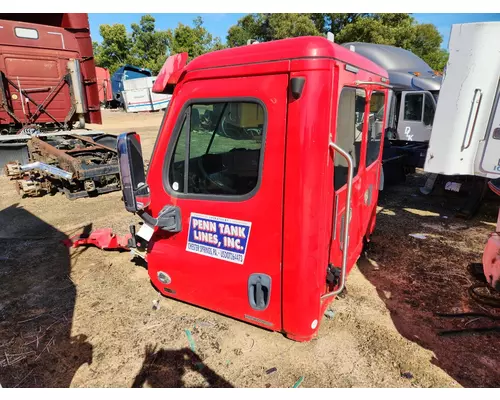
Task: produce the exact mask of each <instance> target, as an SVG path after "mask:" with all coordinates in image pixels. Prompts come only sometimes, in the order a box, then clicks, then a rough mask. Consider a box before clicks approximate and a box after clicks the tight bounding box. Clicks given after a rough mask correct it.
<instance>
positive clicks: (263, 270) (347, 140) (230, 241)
mask: <svg viewBox="0 0 500 400" xmlns="http://www.w3.org/2000/svg"><path fill="white" fill-rule="evenodd" d="M186 59H187V57H186V55H177V56H174V57H172V58H170V59H169V60H167V62H166V64H165V67H164V69H163V70H162V72H161V73H160V75H159V77H158V79H157V82H158V83H157V84H156V85H155V90H156V91H157V92H164V93H172V92H173V97H172V101H171V104H170V107H169V109H168V111H167V114H166V117H165V119H164V122H163V123H162V126H161V128H160V131H159V135H158V139H157V143H156V145H155V149H154V152H153V155H152V160H151V163H150V165H149V168H148V173H147V177H146V175H145V172H144V166H143V163H142V155H141V154H142V153H141V148H140V141H139V139H138V136H137V135H136V134H134V133H128V134H123V135H121V136H120V137H119V140H118V152H119V155H120V170H121V179H122V190H123V194H124V200H125V206H126V208H127V210H129V211H131V212H135V213H138V214H139V215H140V216H141V217H142V218H143V220H144V225H142V227H141V229H140V230H139V231H138V233H137V235H134V236H133V237H132V238H131V240H130V241H129V247H133V246H136V249H135V251H138V250H141V249H142V250H143V251H144V252H145V258H146V259H147V263H148V271H149V276H150V279H151V281H152V282H153V284H154V286H155V287H156V288H158V290H159V291H160V292H161V293H162V294H163V295H165V296H168V297H172V298H176V299H179V300H183V301H186V302H189V303H192V304H195V305H198V306H201V307H204V308H208V309H211V310H214V311H217V312H220V313H223V314H226V315H229V316H232V317H235V318H238V319H241V320H243V321H246V322H249V323H252V324H255V325H258V326H261V327H263V328H266V329H271V330H274V331H280V332H283V333H285V334H286V335H287V336H288V337H289V338H291V339H294V340H297V341H307V340H310V339H311V338H313V337H314V336H315V335H316V334H317V332H318V328H319V322H320V321H321V318H322V315H323V313H324V311H325V309H326V307H327V306H328V304H329V302H331V301H332V299H333V298H334V297H335V296H336V295H337V294H338V293H340V292H341V291H342V289H343V287H344V282H345V278H346V276H347V274H348V273H349V272H350V271H351V269H352V268H353V266H354V264H355V262H356V261H357V259H358V257H359V256H360V253H361V251H362V248H363V244H364V241H365V240H368V238H369V236H370V233H371V232H372V231H373V229H374V226H375V218H376V206H377V198H378V190H379V182H380V173H381V156H382V146H383V140H384V138H383V135H381V133H380V132H383V131H384V129H382V130H380V129H375V128H376V126H375V125H376V124H377V123H380V122H382V124H385V117H382V118H384V120H383V121H376V118H374V114H375V115H377V114H378V115H383V114H384V113H383V112H382V113H377V111H379V110H380V109H381V108H383V107H386V105H387V100H386V99H387V88H388V87H389V85H388V78H387V76H388V75H387V72H386V71H385V70H383V69H382V68H380V67H379V66H377V65H376V64H374V63H373V62H371V61H369V60H367V59H366V58H364V57H362V56H360V55H359V54H356V53H355V52H352V51H349V50H348V49H345V48H344V47H341V46H339V45H336V44H334V43H332V42H331V41H329V40H327V39H325V38H320V37H300V38H294V39H286V40H278V41H274V42H269V43H262V44H256V45H250V46H243V47H238V48H233V49H227V50H222V51H217V52H213V53H209V54H206V55H203V56H200V57H198V58H196V59H194V60H193V61H191V62H190V63H189V64H187V65H185V62H186ZM132 231H134V229H132ZM108 236H109V235H108ZM139 248H140V249H139Z"/></svg>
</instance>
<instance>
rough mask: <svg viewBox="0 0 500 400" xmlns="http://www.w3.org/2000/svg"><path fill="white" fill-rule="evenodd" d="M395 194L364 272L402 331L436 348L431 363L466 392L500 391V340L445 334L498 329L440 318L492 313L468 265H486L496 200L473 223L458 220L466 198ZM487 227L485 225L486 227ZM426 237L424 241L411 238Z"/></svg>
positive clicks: (410, 190) (384, 201) (388, 199)
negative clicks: (473, 293)
mask: <svg viewBox="0 0 500 400" xmlns="http://www.w3.org/2000/svg"><path fill="white" fill-rule="evenodd" d="M417 187H418V186H415V185H413V187H411V186H410V187H408V186H406V185H404V186H396V187H392V188H389V189H388V190H387V191H385V193H384V194H383V196H381V197H380V199H379V206H381V207H382V210H381V211H380V212H379V214H378V215H377V226H376V229H375V232H374V234H373V236H372V242H371V244H370V247H369V251H368V253H367V257H362V258H361V259H360V260H359V262H358V266H359V269H360V271H361V272H362V274H363V275H364V276H365V277H366V278H367V279H368V280H369V281H370V282H371V283H372V284H373V285H374V286H375V287H376V289H377V292H378V294H379V296H380V298H381V299H382V300H383V301H384V303H385V305H386V307H387V309H388V310H389V311H390V314H391V317H392V320H393V322H394V324H395V326H396V328H397V329H398V331H399V332H400V333H401V335H403V336H404V337H405V338H407V339H408V340H411V341H413V342H416V343H418V344H419V345H420V346H422V347H424V348H426V349H429V350H431V351H432V352H433V353H434V355H435V357H434V358H433V359H432V362H433V363H434V364H435V365H437V366H439V367H440V368H441V369H443V370H444V371H445V372H446V373H448V374H449V375H450V376H451V377H452V378H454V379H455V380H456V381H457V382H458V383H460V384H461V385H463V386H466V387H498V386H500V334H499V333H483V334H474V335H466V336H450V337H441V336H438V335H437V333H438V331H439V330H443V329H461V328H464V327H467V328H470V327H483V326H494V325H498V322H496V323H494V322H490V321H487V320H484V319H475V320H474V319H471V318H467V319H464V318H462V319H452V320H449V319H442V318H439V317H437V316H435V315H434V313H435V312H443V313H458V312H469V311H477V312H490V313H493V314H496V315H500V312H499V311H500V310H495V309H493V308H489V307H484V306H482V305H480V304H478V303H476V302H475V301H474V300H472V299H471V298H470V297H469V295H468V292H467V289H468V287H469V286H470V285H471V284H472V283H475V280H474V278H472V277H471V276H470V275H469V274H468V272H467V269H466V267H467V265H468V264H469V263H471V262H480V261H481V257H482V250H483V248H484V244H485V242H486V240H487V235H488V233H489V232H491V231H493V230H494V226H489V225H488V224H487V223H490V224H491V223H492V222H496V218H497V213H498V205H499V204H498V200H497V199H493V200H491V198H490V200H487V201H485V202H484V204H483V206H482V207H481V209H480V210H479V213H478V214H477V215H476V216H475V217H474V218H472V219H470V220H463V219H460V218H455V217H454V216H453V205H454V204H459V203H460V202H461V201H462V200H461V199H460V198H457V197H456V196H455V197H451V196H450V197H448V198H446V196H440V195H431V196H428V197H423V196H419V195H417V194H416V188H417ZM485 222H486V223H485ZM413 233H419V234H423V235H424V238H423V239H418V238H414V237H411V236H409V235H410V234H413Z"/></svg>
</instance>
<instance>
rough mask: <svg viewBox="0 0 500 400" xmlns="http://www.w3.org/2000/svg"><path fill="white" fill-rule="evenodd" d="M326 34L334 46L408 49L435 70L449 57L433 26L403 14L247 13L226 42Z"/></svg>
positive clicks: (237, 44) (243, 42) (235, 43)
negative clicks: (332, 37) (360, 44)
mask: <svg viewBox="0 0 500 400" xmlns="http://www.w3.org/2000/svg"><path fill="white" fill-rule="evenodd" d="M327 32H332V33H333V34H334V35H335V42H337V43H346V42H368V43H378V44H387V45H391V46H396V47H401V48H404V49H407V50H410V51H412V52H413V53H415V54H416V55H417V56H419V57H421V58H422V59H423V60H424V61H426V62H427V63H428V64H429V65H430V66H431V67H432V68H434V69H436V70H442V68H443V67H444V66H445V65H446V60H447V57H448V55H447V52H446V51H445V50H443V49H441V48H440V46H441V42H442V37H441V35H440V34H439V32H438V30H437V29H436V27H435V26H434V25H432V24H418V23H417V22H416V21H415V19H414V18H413V17H412V16H411V15H410V14H402V13H385V14H366V13H350V14H349V13H344V14H341V13H335V14H248V15H246V16H245V17H243V18H241V19H239V20H238V22H237V23H236V25H233V26H232V27H231V28H229V31H228V35H227V43H228V45H229V46H230V47H234V46H241V45H245V44H246V42H247V40H248V39H256V40H259V41H263V42H265V41H270V40H276V39H283V38H287V37H296V36H304V35H326V33H327Z"/></svg>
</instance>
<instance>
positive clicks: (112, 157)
mask: <svg viewBox="0 0 500 400" xmlns="http://www.w3.org/2000/svg"><path fill="white" fill-rule="evenodd" d="M86 123H93V124H100V123H101V111H100V102H99V90H98V82H97V76H96V67H95V64H94V58H93V50H92V40H91V37H90V28H89V21H88V16H87V14H0V133H1V135H0V165H1V166H2V167H3V166H5V167H4V168H3V169H0V172H1V171H3V172H4V173H5V174H6V175H9V176H11V177H13V178H20V179H19V180H18V181H17V186H16V187H17V188H18V190H19V191H20V192H21V193H22V194H25V195H40V194H43V193H47V192H52V191H54V190H59V191H62V192H64V193H66V195H67V196H68V197H70V198H76V197H84V196H87V195H92V194H97V193H104V192H108V191H112V190H118V189H119V175H118V173H119V168H118V159H117V154H116V148H115V146H116V137H114V136H113V135H107V134H105V133H104V132H97V131H90V130H86V129H84V128H85V124H86ZM54 167H55V168H54Z"/></svg>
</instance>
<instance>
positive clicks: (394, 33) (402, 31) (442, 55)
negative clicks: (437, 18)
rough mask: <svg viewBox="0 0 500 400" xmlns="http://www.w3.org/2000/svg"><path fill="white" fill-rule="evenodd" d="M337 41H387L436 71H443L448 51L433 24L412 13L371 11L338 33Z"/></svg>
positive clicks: (381, 42)
mask: <svg viewBox="0 0 500 400" xmlns="http://www.w3.org/2000/svg"><path fill="white" fill-rule="evenodd" d="M335 41H338V42H339V43H346V42H354V41H356V42H369V43H378V44H387V45H391V46H396V47H401V48H403V49H406V50H409V51H411V52H412V53H414V54H416V55H417V56H419V57H420V58H422V59H423V60H424V61H425V62H426V63H427V64H429V66H430V67H431V68H433V69H435V70H438V71H442V69H443V68H444V66H445V65H446V62H447V59H448V53H447V52H446V51H445V50H443V49H441V43H442V41H443V38H442V36H441V34H440V33H439V31H438V30H437V28H436V27H435V26H434V25H432V24H418V23H417V22H416V21H415V19H414V18H413V17H412V16H410V15H409V14H372V15H370V16H365V17H361V18H358V19H357V20H356V21H355V22H354V23H352V24H349V25H347V26H346V27H345V28H344V29H342V30H341V31H340V33H339V34H338V35H337V36H336V39H335Z"/></svg>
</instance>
